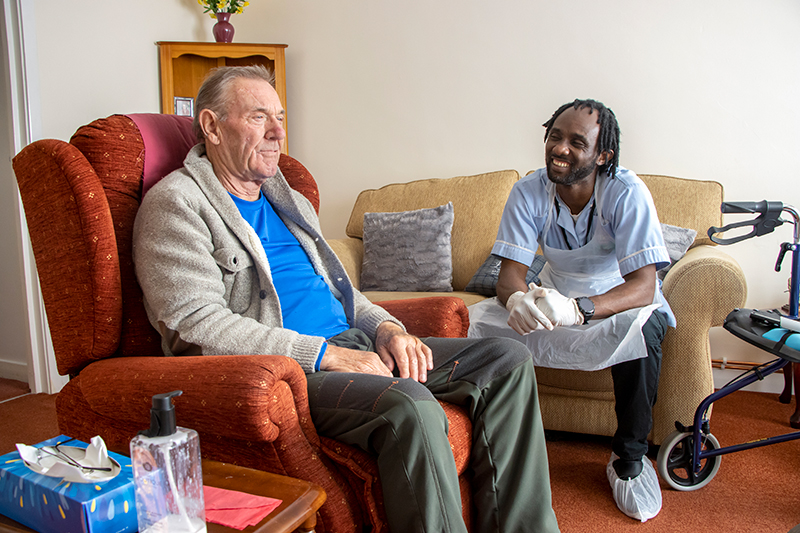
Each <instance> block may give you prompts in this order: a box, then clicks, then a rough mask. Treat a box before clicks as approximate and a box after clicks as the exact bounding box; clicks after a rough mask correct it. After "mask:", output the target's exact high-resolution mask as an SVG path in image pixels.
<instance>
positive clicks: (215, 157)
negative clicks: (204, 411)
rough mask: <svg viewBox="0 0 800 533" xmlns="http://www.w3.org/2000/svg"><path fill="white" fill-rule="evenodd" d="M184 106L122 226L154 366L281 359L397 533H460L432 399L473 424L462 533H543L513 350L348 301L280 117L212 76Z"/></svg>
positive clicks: (350, 293) (521, 370)
mask: <svg viewBox="0 0 800 533" xmlns="http://www.w3.org/2000/svg"><path fill="white" fill-rule="evenodd" d="M320 90H324V89H320ZM195 109H196V110H197V116H196V117H195V123H194V126H195V133H196V134H197V136H198V140H199V141H200V143H199V144H197V145H196V146H195V147H194V148H192V150H191V151H190V152H189V154H188V155H187V156H186V159H185V161H184V167H183V168H182V169H179V170H176V171H175V172H173V173H172V174H170V175H169V176H167V177H165V178H164V179H162V180H161V181H160V182H159V183H157V184H156V185H155V186H154V187H153V188H152V189H150V191H149V192H148V193H147V195H146V196H145V197H144V198H143V200H142V205H141V208H140V209H139V212H138V214H137V217H136V223H135V225H134V261H135V265H136V275H137V278H138V280H139V283H140V284H141V286H142V291H143V292H144V297H145V307H146V309H147V312H148V316H149V318H150V321H151V323H152V324H153V326H154V327H156V328H157V329H158V331H159V332H160V333H161V336H162V347H163V349H164V353H165V354H167V355H187V354H216V355H232V356H235V355H239V354H242V355H246V354H256V355H257V354H278V355H285V356H287V357H291V358H292V359H294V360H296V361H297V362H298V364H299V365H300V366H301V367H302V368H303V370H304V371H305V373H306V381H307V384H308V401H309V406H310V408H311V416H312V419H313V422H314V425H315V427H316V429H317V431H318V432H319V433H320V434H322V435H326V436H329V437H332V438H335V439H338V440H340V441H341V442H345V443H348V444H351V445H353V446H357V447H359V448H361V449H363V450H366V451H368V452H370V453H373V454H375V455H376V456H377V464H378V470H379V472H380V482H381V485H382V487H383V494H384V504H385V509H386V515H387V520H388V522H389V526H390V529H391V531H396V532H398V533H399V532H409V531H431V532H433V531H436V532H439V531H453V532H461V533H463V532H466V526H465V524H464V520H463V517H462V512H461V495H460V489H459V479H458V472H457V470H456V464H455V460H454V458H453V452H452V450H451V449H450V443H449V441H448V439H447V429H448V422H447V417H446V416H445V414H444V410H443V409H442V407H441V405H440V404H439V401H438V400H442V401H446V402H450V403H454V404H458V405H461V406H463V407H464V409H465V410H466V411H467V413H468V415H469V417H470V420H471V421H472V425H473V442H472V447H471V456H470V465H469V468H470V469H471V471H472V485H471V486H472V488H473V495H474V496H473V499H474V502H475V508H476V509H477V512H476V517H475V521H474V523H473V531H486V532H490V531H494V532H501V531H502V532H524V531H540V532H546V533H553V532H557V531H558V524H557V522H556V517H555V513H554V512H553V509H552V505H551V496H550V477H549V470H548V463H547V449H546V445H545V441H544V431H543V429H542V424H541V416H540V414H539V404H538V397H537V392H536V379H535V376H534V369H533V363H532V361H531V355H530V352H528V350H527V349H526V348H525V346H524V345H523V344H522V343H519V342H516V341H513V340H511V339H506V338H490V339H465V338H458V339H438V338H425V339H419V338H417V337H414V336H413V335H410V334H408V333H407V332H406V330H405V327H404V326H403V325H402V324H401V323H400V322H399V321H398V320H397V319H395V318H394V317H393V316H392V315H390V314H389V313H388V312H387V311H386V310H385V309H383V308H382V307H380V306H377V305H374V304H373V303H371V302H370V301H369V300H368V299H367V298H366V297H364V296H363V295H362V294H361V293H360V292H359V291H358V290H356V289H355V288H354V287H353V285H352V283H351V282H350V280H349V278H348V277H347V273H346V272H345V269H344V267H343V266H342V264H341V262H340V261H339V260H338V258H337V257H336V254H334V252H333V250H332V249H331V247H330V246H329V245H328V244H327V243H326V242H325V239H324V238H323V237H322V233H321V230H320V225H319V219H318V218H317V214H316V212H315V211H314V208H313V207H312V205H311V203H310V202H309V201H308V199H306V197H305V196H303V195H302V194H300V193H298V192H297V191H295V190H293V189H292V188H291V187H289V184H288V183H287V182H286V179H285V178H284V177H283V174H282V173H281V171H280V168H279V167H278V162H279V157H280V151H281V145H282V142H283V140H284V138H285V132H284V129H283V115H284V110H283V107H282V105H281V101H280V99H279V98H278V95H277V93H276V92H275V89H274V88H273V87H272V85H271V83H270V74H269V73H268V72H267V71H266V69H264V68H263V67H223V68H220V69H216V70H214V71H213V73H212V74H210V76H209V77H208V78H207V79H206V80H205V81H204V82H203V85H202V87H201V88H200V90H199V92H198V96H197V101H196V105H195ZM231 364H232V365H235V364H236V360H235V358H233V357H232V358H231ZM329 503H330V505H339V503H338V502H329ZM326 505H327V504H326Z"/></svg>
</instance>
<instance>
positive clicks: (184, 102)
mask: <svg viewBox="0 0 800 533" xmlns="http://www.w3.org/2000/svg"><path fill="white" fill-rule="evenodd" d="M175 114H176V115H179V116H181V117H193V116H194V98H186V97H183V96H176V97H175Z"/></svg>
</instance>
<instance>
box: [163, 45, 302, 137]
mask: <svg viewBox="0 0 800 533" xmlns="http://www.w3.org/2000/svg"><path fill="white" fill-rule="evenodd" d="M156 44H157V45H158V49H159V60H160V65H161V112H162V113H166V114H170V115H174V114H175V103H176V102H175V97H180V98H192V99H193V98H194V97H195V96H197V90H198V89H199V88H200V85H201V84H202V83H203V79H205V77H206V75H207V74H208V72H209V71H210V70H211V69H213V68H215V67H223V66H234V65H264V66H265V67H267V68H268V69H269V70H271V71H272V72H274V73H275V90H276V91H277V92H278V96H279V97H280V99H281V104H283V108H284V109H286V62H285V56H284V50H285V48H286V46H287V45H285V44H247V43H190V42H168V41H160V42H158V43H156ZM284 128H287V140H285V141H284V143H283V152H284V153H288V127H287V121H286V119H285V118H284Z"/></svg>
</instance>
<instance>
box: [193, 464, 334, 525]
mask: <svg viewBox="0 0 800 533" xmlns="http://www.w3.org/2000/svg"><path fill="white" fill-rule="evenodd" d="M203 483H204V484H206V485H208V486H210V487H217V488H220V489H228V490H238V491H240V492H247V493H250V494H255V495H258V496H267V497H269V498H275V499H277V500H282V502H281V504H280V505H279V506H278V508H277V509H275V510H274V511H272V512H271V513H270V514H269V515H267V517H266V518H265V519H264V520H262V521H261V522H260V523H259V524H258V525H256V526H250V527H247V528H245V529H243V530H241V531H243V532H244V533H291V532H292V531H295V530H296V529H298V528H299V531H303V532H304V533H306V532H312V531H314V528H315V527H316V525H317V509H319V508H320V507H322V504H323V503H325V499H326V498H327V496H326V495H325V491H324V490H322V487H320V486H318V485H315V484H313V483H310V482H308V481H304V480H302V479H297V478H293V477H287V476H280V475H278V474H272V473H270V472H262V471H260V470H253V469H252V468H244V467H241V466H235V465H232V464H228V463H218V462H216V461H203ZM207 525H208V533H237V532H239V531H240V530H238V529H232V528H229V527H225V526H221V525H219V524H214V523H211V522H208V523H207Z"/></svg>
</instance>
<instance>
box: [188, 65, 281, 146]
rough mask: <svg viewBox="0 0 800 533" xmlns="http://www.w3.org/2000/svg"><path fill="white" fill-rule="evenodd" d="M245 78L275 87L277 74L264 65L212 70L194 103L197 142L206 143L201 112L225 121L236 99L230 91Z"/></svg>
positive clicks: (194, 127) (193, 129)
mask: <svg viewBox="0 0 800 533" xmlns="http://www.w3.org/2000/svg"><path fill="white" fill-rule="evenodd" d="M240 78H245V79H249V80H264V81H267V82H269V84H270V85H272V86H273V87H274V86H275V74H274V73H273V72H272V71H270V70H269V69H268V68H267V67H265V66H263V65H247V66H242V67H218V68H215V69H212V70H211V72H210V73H209V74H208V76H207V77H206V79H205V80H203V84H202V85H201V86H200V90H199V91H197V98H195V101H194V121H193V122H192V131H193V132H194V134H195V136H196V137H197V140H198V141H200V142H203V141H205V136H204V135H203V128H201V127H200V122H199V121H198V120H197V117H199V116H200V111H202V110H203V109H209V110H211V111H213V112H214V114H215V115H217V117H219V119H220V120H225V119H226V118H227V116H228V109H229V106H230V103H231V99H232V98H233V97H234V94H233V92H232V91H231V90H230V87H231V84H232V83H233V82H234V81H236V80H237V79H240Z"/></svg>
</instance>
